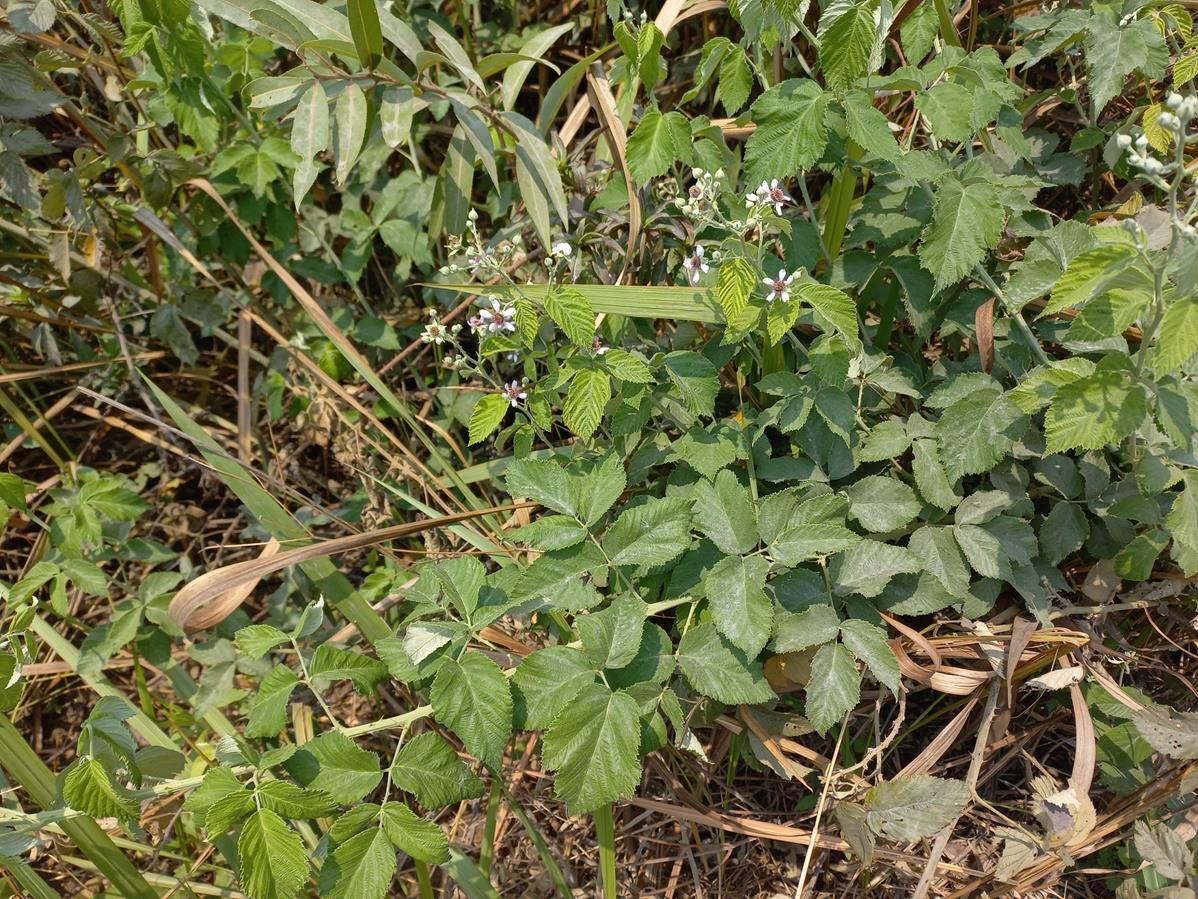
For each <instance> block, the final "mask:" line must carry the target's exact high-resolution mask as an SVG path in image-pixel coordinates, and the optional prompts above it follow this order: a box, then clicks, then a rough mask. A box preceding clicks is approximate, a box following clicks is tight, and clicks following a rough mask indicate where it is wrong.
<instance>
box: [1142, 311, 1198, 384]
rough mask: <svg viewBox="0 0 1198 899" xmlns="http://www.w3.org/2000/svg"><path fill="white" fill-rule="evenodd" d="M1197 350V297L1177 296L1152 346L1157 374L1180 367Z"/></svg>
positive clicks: (1161, 375) (1153, 363) (1155, 372)
mask: <svg viewBox="0 0 1198 899" xmlns="http://www.w3.org/2000/svg"><path fill="white" fill-rule="evenodd" d="M1195 353H1198V297H1186V298H1184V299H1180V300H1174V301H1173V303H1171V304H1170V305H1169V308H1168V309H1166V310H1165V315H1164V317H1163V318H1162V319H1161V325H1160V328H1159V329H1158V330H1157V340H1156V346H1155V347H1153V350H1152V372H1153V374H1155V375H1156V376H1157V377H1158V378H1160V377H1163V376H1164V375H1167V374H1171V373H1172V372H1174V371H1176V370H1177V369H1179V368H1181V367H1182V366H1183V365H1184V364H1185V363H1186V361H1187V360H1188V359H1189V358H1190V357H1191V356H1193V355H1194V354H1195Z"/></svg>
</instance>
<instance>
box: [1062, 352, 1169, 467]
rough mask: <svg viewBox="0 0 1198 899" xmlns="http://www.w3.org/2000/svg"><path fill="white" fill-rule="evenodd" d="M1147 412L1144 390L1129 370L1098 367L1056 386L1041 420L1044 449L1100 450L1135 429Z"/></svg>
mask: <svg viewBox="0 0 1198 899" xmlns="http://www.w3.org/2000/svg"><path fill="white" fill-rule="evenodd" d="M1147 414H1148V399H1147V397H1146V395H1145V393H1144V389H1143V387H1141V386H1140V385H1139V384H1137V383H1135V381H1134V380H1132V378H1131V377H1130V376H1129V373H1128V372H1126V371H1123V370H1119V369H1116V370H1109V369H1102V368H1099V369H1097V370H1096V371H1095V372H1094V373H1093V374H1091V375H1089V376H1087V377H1084V378H1079V379H1077V380H1076V381H1073V382H1071V383H1069V384H1065V385H1063V386H1062V387H1060V388H1058V389H1057V392H1056V395H1055V396H1054V397H1053V399H1052V403H1051V404H1050V405H1049V407H1048V414H1047V416H1046V417H1045V419H1044V432H1045V436H1046V437H1047V438H1048V440H1047V443H1048V446H1047V451H1048V452H1050V453H1057V452H1063V451H1065V450H1071V449H1102V448H1103V447H1104V446H1106V444H1108V443H1118V442H1119V441H1120V440H1122V439H1123V438H1125V437H1127V436H1128V435H1129V434H1131V433H1132V432H1133V431H1135V429H1136V428H1137V427H1139V425H1140V423H1141V422H1142V421H1143V420H1144V416H1145V415H1147Z"/></svg>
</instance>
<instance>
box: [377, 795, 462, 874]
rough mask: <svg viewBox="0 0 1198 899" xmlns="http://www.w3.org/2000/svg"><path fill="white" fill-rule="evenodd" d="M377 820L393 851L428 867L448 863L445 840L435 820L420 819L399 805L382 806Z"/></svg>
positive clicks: (447, 846)
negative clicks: (398, 851) (427, 864)
mask: <svg viewBox="0 0 1198 899" xmlns="http://www.w3.org/2000/svg"><path fill="white" fill-rule="evenodd" d="M380 820H381V821H382V825H383V831H384V832H385V833H386V834H387V838H388V839H389V840H390V841H391V843H392V845H394V846H395V848H396V849H399V850H400V851H402V852H406V853H407V854H408V855H410V856H412V858H415V859H419V860H420V861H422V862H428V863H429V864H431V865H440V864H444V863H445V862H446V861H448V860H449V839H448V838H447V837H446V836H445V831H443V830H442V829H441V827H440V825H438V824H437V823H436V822H435V821H429V820H426V819H425V818H421V817H420V816H419V815H417V814H416V813H415V812H413V811H412V810H411V809H410V808H408V807H407V806H406V805H404V804H403V803H402V802H387V803H384V804H383V810H382V815H381V817H380ZM392 854H393V855H394V853H392Z"/></svg>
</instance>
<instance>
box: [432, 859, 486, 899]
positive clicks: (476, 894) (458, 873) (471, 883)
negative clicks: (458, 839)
mask: <svg viewBox="0 0 1198 899" xmlns="http://www.w3.org/2000/svg"><path fill="white" fill-rule="evenodd" d="M441 868H442V869H443V870H444V871H445V873H446V874H448V875H449V876H450V877H452V878H453V882H454V883H456V884H457V887H458V889H459V890H461V891H462V893H463V894H464V895H465V896H466V899H499V894H498V893H497V892H495V887H493V886H491V881H489V880H487V876H486V875H485V874H483V872H482V871H480V870H479V869H478V865H476V864H475V863H474V859H472V858H470V856H468V855H465V854H463V853H462V852H461V851H460V850H458V849H456V848H455V847H453V846H451V847H450V848H449V861H447V862H446V863H445V864H443V865H442V866H441Z"/></svg>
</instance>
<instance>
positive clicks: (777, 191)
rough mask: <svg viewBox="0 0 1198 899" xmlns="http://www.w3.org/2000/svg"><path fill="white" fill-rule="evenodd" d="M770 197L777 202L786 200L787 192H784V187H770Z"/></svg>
mask: <svg viewBox="0 0 1198 899" xmlns="http://www.w3.org/2000/svg"><path fill="white" fill-rule="evenodd" d="M770 199H771V200H773V201H774V202H775V203H784V202H786V194H785V193H783V192H782V188H780V187H774V188H771V189H770Z"/></svg>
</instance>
